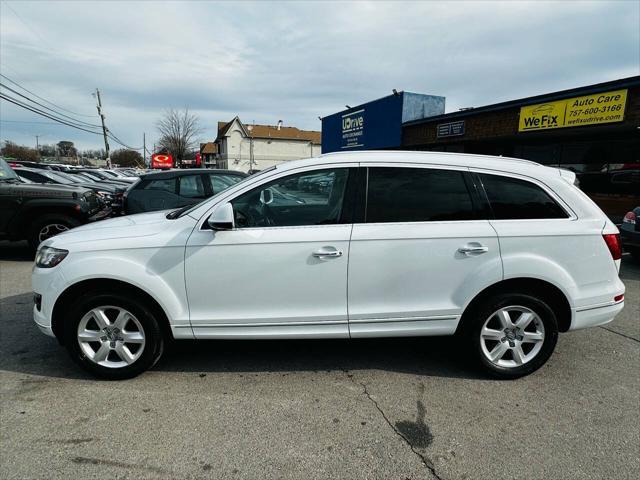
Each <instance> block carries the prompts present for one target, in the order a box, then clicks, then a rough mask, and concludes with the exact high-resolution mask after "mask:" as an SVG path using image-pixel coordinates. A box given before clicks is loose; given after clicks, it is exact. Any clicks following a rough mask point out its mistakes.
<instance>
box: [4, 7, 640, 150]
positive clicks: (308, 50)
mask: <svg viewBox="0 0 640 480" xmlns="http://www.w3.org/2000/svg"><path fill="white" fill-rule="evenodd" d="M7 3H8V5H9V7H10V8H8V7H7V5H6V4H7ZM0 8H1V14H2V15H1V17H2V20H1V23H0V35H1V36H0V40H1V41H0V58H1V63H0V70H1V71H2V73H3V74H5V75H7V76H9V77H11V78H14V79H15V80H17V81H19V82H21V83H23V84H24V85H25V86H26V87H27V88H29V89H30V90H33V91H34V92H36V93H38V94H40V95H42V96H43V97H45V98H48V99H50V100H52V101H54V102H56V103H57V104H59V105H62V106H65V107H67V108H69V109H71V110H74V111H76V112H80V113H84V114H90V115H92V114H95V106H94V103H93V99H92V97H91V95H90V93H91V91H92V90H93V89H94V88H95V87H99V88H100V89H101V91H102V92H103V95H104V103H105V112H106V114H107V121H108V125H109V127H110V128H111V129H112V130H113V132H115V133H116V135H117V136H118V137H119V138H121V139H122V140H123V141H125V142H127V143H129V144H135V146H138V145H140V143H141V137H142V132H147V134H148V138H150V139H151V140H150V142H152V141H153V138H154V136H155V135H156V132H155V127H154V123H155V121H156V120H157V118H158V117H159V116H160V115H161V114H162V111H163V110H164V109H166V108H169V107H183V106H189V107H190V108H191V109H192V110H194V111H196V112H197V113H198V114H199V116H200V118H201V120H202V124H203V126H204V127H205V128H206V134H205V135H204V137H203V139H212V138H213V137H215V127H216V123H217V121H219V120H228V119H230V118H232V117H233V116H234V115H236V114H240V116H241V117H242V118H243V119H244V120H246V121H252V120H255V121H257V122H265V123H272V124H273V123H275V122H277V120H278V119H283V120H284V121H285V123H286V124H288V125H296V126H299V127H301V128H306V129H317V128H319V127H320V122H319V121H318V120H317V117H318V115H322V116H324V115H327V114H330V113H333V112H335V111H338V110H340V109H342V108H343V106H344V105H345V104H350V105H355V104H358V103H361V102H364V101H367V100H371V99H374V98H378V97H380V96H383V95H387V94H388V93H390V91H391V89H392V88H397V89H399V90H401V89H404V90H409V91H415V92H424V93H432V94H436V95H444V96H446V97H447V109H448V110H449V111H452V110H456V109H457V108H459V107H463V106H479V105H485V104H488V103H493V102H497V101H503V100H509V99H513V98H518V97H522V96H529V95H534V94H539V93H544V92H549V91H554V90H558V89H563V88H571V87H576V86H580V85H586V84H590V83H596V82H600V81H606V80H612V79H615V78H621V77H625V76H631V75H637V74H639V73H640V64H639V63H640V60H639V58H640V32H639V30H640V29H639V28H638V25H639V24H640V6H639V4H638V2H601V3H598V2H407V3H402V2H393V3H382V2H356V3H342V2H297V3H296V2H284V3H266V2H260V3H250V2H233V3H232V2H222V3H214V2H46V3H45V2H28V1H25V2H16V1H9V2H2V3H0ZM14 12H15V13H17V14H18V15H16V14H15V13H14ZM0 119H2V120H5V121H4V122H0V139H2V140H4V139H13V140H16V141H18V142H21V143H33V142H34V141H35V139H34V137H33V135H36V134H43V135H46V137H44V138H43V139H42V140H41V141H44V142H47V143H52V142H54V141H57V140H60V139H62V138H65V139H70V140H73V141H75V142H76V144H78V145H79V146H81V147H90V146H100V142H101V139H100V137H98V136H93V135H91V134H84V133H82V132H79V131H76V130H72V129H69V128H67V127H62V126H60V127H58V126H53V125H47V124H26V123H11V122H6V120H10V121H46V120H45V119H43V118H38V117H36V116H35V115H33V114H30V113H29V112H25V111H23V110H20V109H18V108H17V107H14V106H11V105H8V104H7V103H6V102H2V103H0ZM83 119H85V120H87V119H86V118H84V117H83ZM89 121H92V122H94V121H95V122H97V121H98V119H97V117H94V119H92V120H89Z"/></svg>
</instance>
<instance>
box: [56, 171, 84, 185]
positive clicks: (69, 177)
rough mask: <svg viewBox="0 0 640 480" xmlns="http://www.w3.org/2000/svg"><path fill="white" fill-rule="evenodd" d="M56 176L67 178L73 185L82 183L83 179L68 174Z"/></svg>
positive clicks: (62, 173) (58, 173)
mask: <svg viewBox="0 0 640 480" xmlns="http://www.w3.org/2000/svg"><path fill="white" fill-rule="evenodd" d="M55 174H56V175H57V176H58V177H62V178H66V179H67V180H69V182H71V183H82V179H81V178H79V177H78V176H77V175H72V174H70V173H67V172H55Z"/></svg>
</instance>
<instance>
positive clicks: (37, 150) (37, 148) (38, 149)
mask: <svg viewBox="0 0 640 480" xmlns="http://www.w3.org/2000/svg"><path fill="white" fill-rule="evenodd" d="M39 138H40V135H36V153H37V154H38V158H40V142H39V141H38V139H39Z"/></svg>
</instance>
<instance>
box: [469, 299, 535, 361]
mask: <svg viewBox="0 0 640 480" xmlns="http://www.w3.org/2000/svg"><path fill="white" fill-rule="evenodd" d="M544 338H545V330H544V324H543V322H542V319H541V318H540V317H539V316H538V314H536V313H535V312H534V311H533V310H531V309H530V308H527V307H523V306H519V305H512V306H507V307H503V308H501V309H499V310H497V311H496V312H494V313H493V314H491V315H490V316H489V318H487V320H486V321H485V322H484V324H483V325H482V329H481V330H480V346H481V348H482V353H483V354H484V356H485V357H486V358H487V360H489V361H490V362H491V363H493V364H494V365H498V366H500V367H506V368H515V367H520V366H522V365H524V364H526V363H528V362H530V361H531V360H533V359H534V358H535V357H536V355H538V353H540V350H541V349H542V344H543V343H544Z"/></svg>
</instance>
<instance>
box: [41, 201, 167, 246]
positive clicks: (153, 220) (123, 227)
mask: <svg viewBox="0 0 640 480" xmlns="http://www.w3.org/2000/svg"><path fill="white" fill-rule="evenodd" d="M168 212H169V210H166V211H162V212H151V213H140V214H138V215H128V216H126V217H119V218H111V219H109V220H101V221H99V222H93V223H88V224H86V225H82V226H80V227H76V228H74V229H73V230H69V231H68V232H65V233H61V234H60V235H56V236H55V237H53V238H52V239H51V240H53V246H54V247H55V246H57V245H56V244H58V243H59V244H61V245H70V244H73V243H83V244H90V243H92V242H97V241H101V240H115V239H123V238H124V239H126V238H136V239H138V238H142V237H150V236H153V235H156V234H158V233H159V232H162V231H163V230H166V229H167V227H168V225H169V224H171V222H174V221H173V220H168V219H167V218H166V215H167V213H168ZM63 248H64V247H63Z"/></svg>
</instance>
